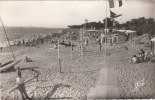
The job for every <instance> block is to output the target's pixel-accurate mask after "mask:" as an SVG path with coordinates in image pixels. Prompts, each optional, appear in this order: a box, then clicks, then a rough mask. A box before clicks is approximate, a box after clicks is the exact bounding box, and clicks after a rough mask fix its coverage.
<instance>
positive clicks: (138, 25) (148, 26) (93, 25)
mask: <svg viewBox="0 0 155 100" xmlns="http://www.w3.org/2000/svg"><path fill="white" fill-rule="evenodd" d="M105 23H106V19H103V22H101V21H99V22H89V23H84V24H81V25H69V26H68V27H69V28H71V29H80V28H86V29H97V30H98V29H104V27H105ZM107 28H109V29H125V30H135V31H137V34H138V35H142V34H146V33H149V34H150V35H155V31H154V29H155V21H154V19H153V18H148V19H146V18H145V17H140V18H138V19H131V20H130V21H127V22H125V23H122V24H121V23H119V22H118V21H115V20H114V19H112V18H107Z"/></svg>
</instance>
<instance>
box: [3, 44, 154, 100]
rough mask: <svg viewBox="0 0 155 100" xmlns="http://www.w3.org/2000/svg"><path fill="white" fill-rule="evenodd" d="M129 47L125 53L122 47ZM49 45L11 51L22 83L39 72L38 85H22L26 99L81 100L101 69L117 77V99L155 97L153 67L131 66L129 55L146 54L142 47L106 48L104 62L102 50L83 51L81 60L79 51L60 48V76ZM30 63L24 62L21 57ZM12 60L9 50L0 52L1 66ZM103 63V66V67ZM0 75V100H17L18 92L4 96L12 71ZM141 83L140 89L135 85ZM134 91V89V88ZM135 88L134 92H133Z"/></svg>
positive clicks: (13, 75)
mask: <svg viewBox="0 0 155 100" xmlns="http://www.w3.org/2000/svg"><path fill="white" fill-rule="evenodd" d="M126 44H129V45H128V46H127V47H128V50H125V48H123V47H122V45H126ZM51 47H52V44H49V43H45V44H43V45H39V47H23V46H21V47H16V46H13V51H14V54H15V56H16V59H22V62H20V63H19V64H17V65H16V66H15V67H20V68H21V70H22V76H23V77H24V79H25V80H26V79H28V78H30V77H32V76H34V73H33V72H32V71H30V70H31V69H32V68H34V69H35V70H37V71H39V72H40V75H39V77H38V81H36V79H34V80H33V81H31V82H28V83H26V90H27V92H28V95H29V96H30V97H34V98H62V99H71V98H85V97H86V96H87V94H88V91H89V89H90V88H91V87H94V86H95V85H96V83H97V77H98V72H99V71H100V69H101V68H103V67H108V68H109V69H110V68H113V69H115V70H116V71H117V73H118V82H119V84H118V87H119V91H120V98H122V99H123V98H132V99H133V98H145V99H146V98H152V97H154V95H155V84H154V83H155V79H154V77H155V66H154V63H152V62H146V63H138V64H131V63H130V59H131V57H132V55H133V54H137V52H138V51H139V50H140V49H144V50H149V49H150V48H148V47H145V46H144V45H134V46H133V47H132V46H131V43H130V41H129V42H128V43H124V44H118V45H116V46H107V52H108V53H109V55H107V57H106V60H105V54H104V48H102V51H101V52H100V51H99V45H98V44H96V45H93V46H92V48H90V49H86V51H85V52H84V56H83V57H81V56H80V50H79V48H74V50H73V52H72V54H71V48H70V47H65V46H63V45H60V57H61V67H62V73H60V72H59V69H60V68H59V65H58V57H57V49H50V48H51ZM26 56H27V57H29V58H31V59H32V60H33V62H27V63H26V62H24V59H25V57H26ZM11 59H12V55H11V52H10V50H9V49H7V48H5V49H4V51H3V52H0V62H1V63H4V62H6V61H8V60H11ZM104 61H106V63H104ZM0 75H1V86H0V90H1V93H0V94H1V100H6V99H12V98H13V96H15V98H16V99H18V100H20V98H21V96H20V93H19V91H18V90H15V91H14V92H12V93H10V94H7V91H8V90H9V89H11V88H12V87H14V86H15V83H16V77H17V75H16V72H15V70H11V71H6V72H2V73H0ZM138 83H142V85H141V84H140V85H136V84H138ZM136 87H137V88H136ZM135 88H136V89H135Z"/></svg>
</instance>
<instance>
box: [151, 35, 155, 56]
mask: <svg viewBox="0 0 155 100" xmlns="http://www.w3.org/2000/svg"><path fill="white" fill-rule="evenodd" d="M151 51H152V55H153V56H154V55H155V37H154V38H152V39H151Z"/></svg>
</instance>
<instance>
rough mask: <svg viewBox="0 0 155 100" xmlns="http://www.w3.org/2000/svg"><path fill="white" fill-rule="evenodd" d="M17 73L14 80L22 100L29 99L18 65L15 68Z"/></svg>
mask: <svg viewBox="0 0 155 100" xmlns="http://www.w3.org/2000/svg"><path fill="white" fill-rule="evenodd" d="M17 75H18V77H17V79H16V82H17V86H18V89H19V91H20V93H21V95H22V99H23V100H26V99H28V100H29V99H30V98H29V96H28V95H27V93H26V89H25V84H24V80H23V79H22V78H21V71H20V69H19V67H18V68H17Z"/></svg>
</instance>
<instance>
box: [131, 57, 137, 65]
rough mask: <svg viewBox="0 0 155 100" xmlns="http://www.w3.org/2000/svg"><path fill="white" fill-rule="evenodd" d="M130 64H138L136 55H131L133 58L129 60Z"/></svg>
mask: <svg viewBox="0 0 155 100" xmlns="http://www.w3.org/2000/svg"><path fill="white" fill-rule="evenodd" d="M131 62H132V63H134V64H136V63H138V58H137V56H136V55H133V57H132V59H131Z"/></svg>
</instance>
